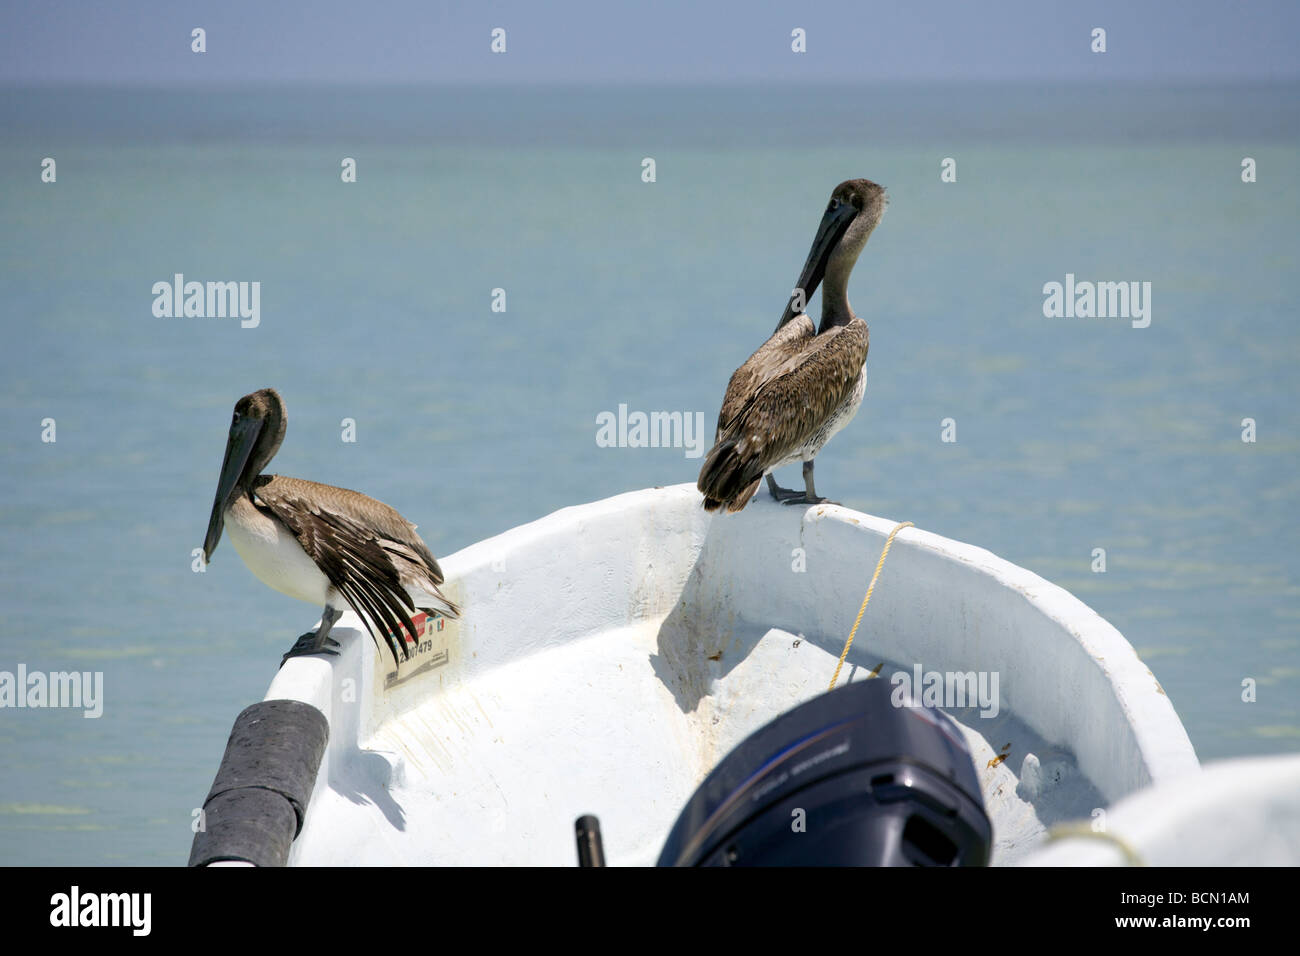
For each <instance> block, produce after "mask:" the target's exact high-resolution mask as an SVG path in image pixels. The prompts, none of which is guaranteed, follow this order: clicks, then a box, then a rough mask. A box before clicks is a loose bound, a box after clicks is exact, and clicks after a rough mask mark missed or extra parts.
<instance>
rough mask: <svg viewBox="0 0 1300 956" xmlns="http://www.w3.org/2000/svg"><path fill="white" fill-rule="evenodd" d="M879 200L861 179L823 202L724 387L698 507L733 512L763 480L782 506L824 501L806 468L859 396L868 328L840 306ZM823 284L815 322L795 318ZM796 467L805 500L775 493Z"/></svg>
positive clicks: (881, 207)
mask: <svg viewBox="0 0 1300 956" xmlns="http://www.w3.org/2000/svg"><path fill="white" fill-rule="evenodd" d="M887 203H888V200H887V199H886V198H885V189H884V187H883V186H878V185H876V184H875V183H873V182H870V181H869V180H866V179H850V180H848V181H846V182H842V183H840V184H839V185H838V186H836V187H835V191H834V192H832V193H831V201H830V204H829V205H828V206H827V207H826V213H825V215H823V216H822V221H821V225H820V226H818V228H817V235H816V237H815V238H814V239H813V244H812V249H811V250H810V251H809V253H808V261H807V262H806V263H805V264H804V267H803V273H802V275H800V276H799V282H798V285H797V287H796V288H795V290H794V294H793V295H792V296H791V298H790V302H789V304H788V305H787V306H786V308H785V313H784V314H783V315H782V316H781V321H780V322H779V323H777V326H776V331H775V332H774V333H772V337H771V338H769V339H768V340H767V341H766V342H764V343H763V344H762V345H761V346H759V348H758V351H757V352H755V353H754V354H753V355H751V356H750V357H749V358H748V359H747V360H746V361H745V364H744V365H742V366H740V368H738V369H736V371H735V373H734V374H733V375H732V376H731V381H730V382H729V383H728V384H727V394H726V396H725V397H724V398H723V400H722V411H721V412H720V413H719V414H718V430H717V435H716V437H715V438H714V445H713V449H712V450H711V451H710V452H709V454H708V456H707V457H706V458H705V459H704V466H703V467H702V468H701V469H700V479H699V482H698V487H699V489H700V491H701V492H703V494H704V507H705V509H706V510H708V511H716V510H718V509H719V508H721V507H723V506H724V505H725V506H726V508H727V510H728V511H733V512H734V511H739V510H740V509H741V508H743V507H745V505H746V504H747V503H748V502H749V500H750V498H752V497H753V496H754V492H755V491H757V490H758V483H759V482H760V481H761V480H762V479H763V477H764V476H766V477H767V487H768V490H769V491H771V493H772V497H773V498H775V499H776V500H777V501H784V502H785V503H786V504H816V503H818V502H822V501H825V500H826V499H825V498H819V497H817V492H816V490H815V489H814V488H813V458H814V457H816V455H817V452H819V451H821V449H822V446H823V445H825V444H826V442H828V441H829V440H830V437H831V436H832V435H834V434H835V433H836V432H837V431H839V430H840V429H841V428H843V427H844V426H845V425H847V424H848V423H849V420H850V419H852V418H853V416H854V415H855V414H857V411H858V406H859V405H861V404H862V393H863V391H864V390H865V388H866V384H867V379H866V361H867V342H868V335H867V323H866V322H864V321H863V320H862V319H860V318H858V317H857V316H856V315H854V314H853V309H852V308H851V307H850V306H849V297H848V284H849V273H851V272H852V271H853V264H854V263H855V262H857V261H858V253H860V252H861V251H862V247H863V246H864V245H866V243H867V238H868V237H869V236H870V235H871V231H872V230H873V229H875V228H876V224H877V223H879V222H880V217H881V215H883V214H884V211H885V206H886V204H887ZM819 283H821V284H822V321H821V325H820V326H819V327H818V328H817V329H816V330H815V331H814V329H813V322H812V319H810V318H808V316H807V315H804V314H803V313H802V311H801V309H802V306H803V303H805V302H807V300H808V299H809V298H811V297H812V294H813V292H815V291H816V289H817V286H818V284H819ZM796 461H802V462H803V480H804V490H803V491H802V492H798V491H792V490H790V489H787V488H782V487H780V486H779V485H777V483H776V479H775V478H773V477H772V472H773V471H774V470H775V469H777V468H780V467H782V466H783V465H789V464H792V463H794V462H796Z"/></svg>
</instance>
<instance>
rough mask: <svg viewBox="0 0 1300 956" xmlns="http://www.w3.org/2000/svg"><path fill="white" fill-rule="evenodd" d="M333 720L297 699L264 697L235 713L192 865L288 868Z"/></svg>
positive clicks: (206, 803) (205, 804) (206, 802)
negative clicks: (223, 862)
mask: <svg viewBox="0 0 1300 956" xmlns="http://www.w3.org/2000/svg"><path fill="white" fill-rule="evenodd" d="M328 741H329V721H328V720H326V718H325V715H324V714H323V713H321V712H320V710H318V709H317V708H315V707H313V706H312V705H311V704H305V703H303V702H302V701H300V700H264V701H260V702H258V703H256V704H253V705H252V706H251V707H247V708H245V709H244V711H243V712H242V713H240V715H239V716H238V717H236V718H235V726H234V727H233V728H232V729H231V731H230V740H229V742H227V744H226V752H225V754H224V755H223V756H222V758H221V766H220V767H219V768H218V769H217V776H216V779H214V780H213V781H212V789H211V790H209V791H208V796H207V799H206V800H204V801H203V824H204V826H203V829H202V830H201V831H200V832H198V833H196V834H195V835H194V844H193V846H192V847H191V848H190V862H189V865H190V866H207V865H208V864H209V863H215V862H218V861H221V860H237V861H243V862H247V863H252V864H254V865H255V866H284V864H285V863H286V862H287V861H288V859H289V848H290V846H291V845H292V844H293V841H294V839H295V838H296V837H297V836H298V834H299V833H301V832H302V824H303V819H304V818H305V816H306V813H307V804H308V803H309V802H310V801H311V794H312V790H313V789H314V788H315V786H316V774H317V771H319V770H320V762H321V758H322V757H324V755H325V745H326V743H327V742H328Z"/></svg>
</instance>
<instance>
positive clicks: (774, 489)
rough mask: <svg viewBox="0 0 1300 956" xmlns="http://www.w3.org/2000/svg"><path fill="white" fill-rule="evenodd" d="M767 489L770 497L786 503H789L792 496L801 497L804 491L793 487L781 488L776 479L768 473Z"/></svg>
mask: <svg viewBox="0 0 1300 956" xmlns="http://www.w3.org/2000/svg"><path fill="white" fill-rule="evenodd" d="M767 490H768V491H769V492H771V494H772V497H773V498H775V499H776V500H777V501H782V502H785V503H786V504H789V502H790V500H791V499H793V498H799V499H802V498H803V496H804V492H802V491H795V490H794V489H793V488H782V487H781V486H780V485H778V484H777V483H776V479H775V478H773V477H772V475H771V474H770V473H769V474H768V476H767Z"/></svg>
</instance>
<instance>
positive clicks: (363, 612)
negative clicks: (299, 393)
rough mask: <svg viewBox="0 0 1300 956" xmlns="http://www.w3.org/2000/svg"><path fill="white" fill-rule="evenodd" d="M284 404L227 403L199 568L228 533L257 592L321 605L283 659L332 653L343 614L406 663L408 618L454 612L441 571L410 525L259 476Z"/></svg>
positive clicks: (361, 498) (256, 397)
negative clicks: (315, 622)
mask: <svg viewBox="0 0 1300 956" xmlns="http://www.w3.org/2000/svg"><path fill="white" fill-rule="evenodd" d="M285 427H286V420H285V410H284V401H283V400H282V399H281V398H280V395H279V393H278V392H277V391H276V390H275V389H273V388H264V389H261V390H260V391H256V392H253V393H252V394H250V395H245V396H244V397H243V398H241V399H240V400H239V401H238V402H236V403H235V413H234V417H233V418H232V419H231V422H230V436H229V438H228V439H227V442H226V455H225V459H224V460H223V461H222V463H221V477H220V479H219V480H218V482H217V496H216V499H215V500H214V501H213V503H212V515H211V517H210V519H209V521H208V533H207V536H206V538H205V539H204V541H203V554H204V557H205V559H207V560H211V559H212V552H213V551H215V550H216V547H217V543H218V542H219V541H220V540H221V532H222V529H223V527H225V526H227V525H228V526H229V528H230V540H231V543H232V544H234V546H235V550H236V551H238V552H239V556H240V557H241V558H243V559H244V563H245V564H246V565H248V568H249V570H250V571H252V572H253V573H254V574H255V575H257V577H259V578H261V579H262V581H263V583H265V584H267V585H268V586H270V587H272V588H274V589H275V590H277V591H280V592H281V593H283V594H287V595H289V596H290V597H295V598H298V599H299V600H302V601H309V602H313V603H316V604H318V605H321V606H323V607H324V610H323V611H322V612H321V623H320V628H319V629H317V630H316V631H309V632H308V633H306V634H304V635H303V636H302V637H300V638H299V639H298V641H297V643H295V644H294V645H293V647H292V648H290V649H289V651H288V653H286V654H285V655H284V657H285V659H286V660H287V659H288V658H290V657H296V656H300V655H304V654H322V653H323V654H336V653H338V652H337V651H334V650H331V648H333V647H338V642H337V641H335V640H333V639H332V638H331V637H330V636H329V632H330V629H331V628H332V627H333V626H334V624H335V622H336V621H337V620H338V619H339V617H341V616H342V614H343V609H344V608H345V607H351V608H352V610H354V611H355V612H356V613H357V616H358V617H360V618H361V620H362V622H363V623H364V624H365V625H366V628H367V629H368V630H369V631H370V635H371V637H373V638H374V640H375V644H376V645H377V646H378V645H381V644H383V645H385V646H387V647H388V650H389V652H390V653H391V654H392V655H393V660H394V661H397V660H398V653H399V650H400V653H401V655H402V659H406V658H409V657H410V652H409V651H408V650H407V647H406V642H405V641H404V640H402V637H401V635H402V628H403V627H405V628H406V631H407V633H408V634H410V635H411V637H412V638H414V637H415V636H416V632H415V625H414V623H413V622H412V620H411V615H412V614H413V613H414V612H415V611H416V610H421V611H426V612H428V611H436V612H437V613H439V614H442V615H444V616H445V617H449V618H456V617H458V616H459V614H460V609H459V608H457V607H456V605H455V604H453V603H452V602H451V601H449V600H447V598H445V597H444V596H443V594H442V592H441V591H440V590H439V587H438V586H439V585H440V584H442V582H443V575H442V569H441V568H440V567H438V561H437V559H436V558H434V556H433V554H432V553H430V551H429V549H428V547H427V546H426V545H425V543H424V541H423V540H421V538H420V536H419V535H418V534H416V531H415V528H416V526H415V525H413V524H411V522H409V521H407V520H406V519H405V518H403V517H402V516H401V515H400V514H398V513H397V512H396V511H395V510H393V509H392V508H390V507H389V506H388V505H386V504H384V503H383V502H381V501H376V500H375V499H374V498H370V497H367V496H366V495H363V494H360V493H359V492H356V491H349V490H348V489H346V488H335V487H333V486H332V485H322V484H317V483H316V482H314V481H303V480H302V479H299V478H286V477H284V476H282V475H263V474H261V471H262V469H263V468H265V467H266V466H267V465H268V464H269V463H270V461H271V459H272V458H273V457H274V456H275V453H276V452H277V451H278V450H279V448H280V444H281V443H282V442H283V441H284V433H285Z"/></svg>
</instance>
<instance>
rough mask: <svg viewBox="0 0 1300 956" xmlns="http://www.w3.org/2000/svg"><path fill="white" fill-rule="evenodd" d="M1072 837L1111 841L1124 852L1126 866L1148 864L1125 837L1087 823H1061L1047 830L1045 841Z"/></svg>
mask: <svg viewBox="0 0 1300 956" xmlns="http://www.w3.org/2000/svg"><path fill="white" fill-rule="evenodd" d="M1072 837H1083V838H1085V839H1091V840H1101V841H1103V842H1105V843H1109V844H1111V845H1112V846H1114V847H1116V848H1117V849H1118V850H1119V852H1120V853H1122V854H1123V856H1124V865H1125V866H1146V864H1145V863H1144V862H1142V857H1141V856H1140V855H1138V851H1137V850H1135V849H1134V848H1133V845H1132V844H1131V843H1129V842H1128V841H1127V840H1125V839H1124V838H1123V837H1119V836H1116V835H1115V834H1113V833H1109V832H1107V831H1105V830H1094V829H1093V828H1092V827H1091V826H1090V825H1089V824H1087V823H1059V824H1057V825H1056V826H1054V827H1052V828H1051V829H1050V830H1048V831H1047V836H1046V837H1045V838H1044V839H1043V843H1044V844H1048V843H1055V842H1056V841H1057V840H1068V839H1070V838H1072Z"/></svg>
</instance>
